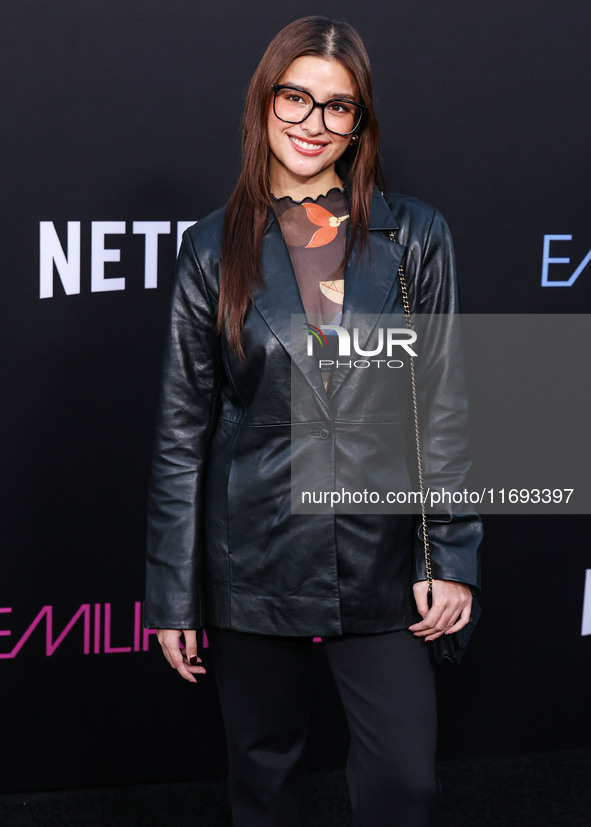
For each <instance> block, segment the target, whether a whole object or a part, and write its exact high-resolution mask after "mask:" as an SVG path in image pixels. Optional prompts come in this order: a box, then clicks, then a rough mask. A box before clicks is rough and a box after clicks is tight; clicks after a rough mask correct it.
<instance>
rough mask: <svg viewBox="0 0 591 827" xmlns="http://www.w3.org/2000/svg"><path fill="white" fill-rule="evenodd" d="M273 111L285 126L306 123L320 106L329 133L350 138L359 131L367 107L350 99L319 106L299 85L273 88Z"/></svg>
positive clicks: (332, 101) (276, 85)
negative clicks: (286, 124)
mask: <svg viewBox="0 0 591 827" xmlns="http://www.w3.org/2000/svg"><path fill="white" fill-rule="evenodd" d="M273 91H274V93H275V97H274V98H273V112H274V113H275V116H276V117H277V118H279V120H280V121H284V122H285V123H302V122H303V121H305V120H306V118H307V117H309V116H310V115H311V114H312V112H313V111H314V109H315V108H316V107H318V108H319V109H320V110H321V111H322V121H323V123H324V126H325V127H326V128H327V129H328V131H329V132H334V134H335V135H350V134H351V133H352V132H355V130H356V129H357V127H358V126H359V124H360V123H361V120H362V118H363V115H364V113H365V112H367V106H364V105H363V104H362V103H356V102H355V101H350V100H341V99H340V98H333V99H332V100H329V101H326V103H318V101H315V100H314V98H313V97H312V95H310V94H309V93H308V92H304V91H303V90H302V89H298V88H297V87H296V86H284V85H283V84H281V83H276V84H274V86H273Z"/></svg>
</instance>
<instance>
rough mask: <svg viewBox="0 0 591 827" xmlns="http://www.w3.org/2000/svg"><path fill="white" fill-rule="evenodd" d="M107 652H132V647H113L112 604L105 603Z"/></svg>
mask: <svg viewBox="0 0 591 827" xmlns="http://www.w3.org/2000/svg"><path fill="white" fill-rule="evenodd" d="M105 652H106V653H109V654H112V653H114V652H131V646H111V604H110V603H105Z"/></svg>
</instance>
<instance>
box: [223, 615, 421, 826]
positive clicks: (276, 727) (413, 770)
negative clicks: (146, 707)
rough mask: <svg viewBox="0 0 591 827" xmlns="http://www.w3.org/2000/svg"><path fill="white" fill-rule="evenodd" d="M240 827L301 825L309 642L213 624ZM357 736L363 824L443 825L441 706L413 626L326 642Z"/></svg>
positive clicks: (357, 790) (358, 807) (351, 782)
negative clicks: (439, 811)
mask: <svg viewBox="0 0 591 827" xmlns="http://www.w3.org/2000/svg"><path fill="white" fill-rule="evenodd" d="M207 634H208V638H209V641H210V653H211V658H212V661H213V667H214V672H215V676H216V681H217V684H218V690H219V697H220V703H221V707H222V715H223V718H224V727H225V731H226V741H227V746H228V762H229V774H228V792H229V798H230V806H231V809H232V818H233V824H234V827H297V825H300V824H301V822H300V816H299V804H298V769H299V767H300V763H301V758H302V754H303V751H304V747H305V744H306V734H307V728H308V710H309V690H310V687H309V673H310V662H311V661H310V653H311V647H312V645H313V644H312V639H311V638H290V637H274V636H267V635H253V634H245V633H242V632H233V631H229V630H225V629H224V630H222V629H218V628H214V627H209V628H208V630H207ZM321 645H323V646H324V648H325V651H326V655H327V658H328V662H329V664H330V668H331V670H332V673H333V675H334V678H335V681H336V684H337V687H338V690H339V693H340V696H341V700H342V702H343V706H344V709H345V713H346V715H347V720H348V723H349V728H350V730H351V744H350V749H349V756H348V760H347V782H348V787H349V793H350V796H351V804H352V808H353V820H354V824H355V825H356V827H427V825H429V827H431V826H432V825H434V824H435V823H436V820H435V819H436V801H437V779H436V774H435V746H436V728H437V721H436V702H435V680H434V674H433V669H432V667H431V664H430V661H429V655H428V651H427V648H426V646H425V643H424V641H422V640H419V639H417V638H414V637H413V636H412V634H411V633H410V632H408V631H406V630H404V631H398V632H389V633H385V634H378V635H351V636H345V637H342V638H326V639H323V643H322V644H321Z"/></svg>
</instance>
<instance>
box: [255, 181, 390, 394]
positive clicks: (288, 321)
mask: <svg viewBox="0 0 591 827" xmlns="http://www.w3.org/2000/svg"><path fill="white" fill-rule="evenodd" d="M269 219H270V220H269V223H268V224H267V228H266V230H265V234H264V237H263V252H262V266H263V273H264V276H265V284H264V286H263V287H259V286H257V287H255V290H254V304H255V307H256V308H257V310H258V312H259V313H260V314H261V316H262V317H263V318H264V319H265V321H266V323H267V324H268V326H269V328H270V329H271V330H272V332H273V334H274V335H275V336H276V338H277V339H278V340H279V341H280V342H281V344H282V346H283V347H284V348H285V350H286V351H287V353H288V354H289V355H290V356H291V358H292V360H293V361H294V362H295V363H296V365H297V366H298V368H299V369H300V370H301V372H302V373H303V375H304V376H305V378H306V380H307V381H308V383H309V384H310V385H311V387H312V388H313V389H314V391H315V393H316V394H317V396H318V397H319V399H320V400H321V402H322V404H323V405H324V406H326V404H327V399H330V398H331V397H333V396H334V395H335V393H336V392H337V391H338V389H339V388H340V387H341V386H342V384H343V382H344V381H345V380H346V378H347V376H348V375H349V374H350V373H351V370H352V368H350V369H348V368H346V367H345V368H341V369H340V370H333V375H332V376H331V380H330V384H329V386H328V394H327V393H326V392H325V390H324V385H323V383H322V376H321V374H320V370H319V368H318V362H317V361H316V360H315V359H312V358H310V357H309V356H307V334H306V332H305V330H304V327H303V322H305V311H304V306H303V304H302V299H301V296H300V291H299V288H298V284H297V280H296V277H295V273H294V271H293V267H292V264H291V258H290V256H289V252H288V249H287V247H286V245H285V242H284V240H283V236H282V234H281V229H280V227H279V222H278V221H277V219H276V218H275V215H274V214H273V213H272V211H270V213H269ZM398 227H399V224H398V221H397V220H396V217H395V216H394V214H393V213H392V211H391V210H390V207H389V206H388V204H387V202H386V200H385V198H384V196H383V194H382V193H381V192H380V190H379V189H378V188H377V187H375V186H374V192H373V198H372V203H371V210H370V218H369V229H370V233H369V239H368V246H367V247H366V249H365V250H364V251H363V252H359V245H358V244H357V245H356V247H355V249H354V250H353V253H352V255H351V258H350V259H349V262H348V264H347V269H346V272H345V295H344V301H343V318H342V322H341V324H342V326H343V327H345V328H346V329H347V330H349V332H350V333H351V335H352V329H353V327H358V328H360V331H359V343H360V345H361V347H365V344H366V342H367V340H368V338H369V336H370V335H371V332H372V330H373V328H374V327H375V324H376V322H377V318H373V319H367V318H364V317H367V316H373V317H377V316H378V315H379V314H380V313H381V312H382V310H383V308H384V305H385V302H386V299H387V297H388V295H389V293H390V291H391V290H392V288H393V283H394V282H395V281H396V280H397V272H398V266H399V264H400V262H401V260H402V257H403V255H404V252H405V249H406V248H405V247H404V246H402V245H400V244H398V243H397V242H394V243H393V242H392V241H391V240H390V238H389V237H388V234H387V231H388V230H396V229H398ZM349 229H350V228H349ZM380 231H381V232H380ZM294 314H297V315H294ZM292 316H294V320H293V322H292ZM298 317H299V318H298ZM354 358H355V357H354V355H352V356H351V360H352V361H353V360H354ZM347 361H348V357H347Z"/></svg>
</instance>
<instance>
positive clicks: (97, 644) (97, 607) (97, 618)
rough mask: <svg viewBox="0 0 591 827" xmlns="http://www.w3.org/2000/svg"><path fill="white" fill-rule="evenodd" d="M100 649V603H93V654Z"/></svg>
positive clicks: (97, 652)
mask: <svg viewBox="0 0 591 827" xmlns="http://www.w3.org/2000/svg"><path fill="white" fill-rule="evenodd" d="M100 651H101V604H100V603H95V604H94V654H95V655H98V654H99V652H100Z"/></svg>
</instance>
